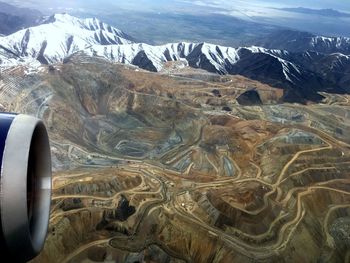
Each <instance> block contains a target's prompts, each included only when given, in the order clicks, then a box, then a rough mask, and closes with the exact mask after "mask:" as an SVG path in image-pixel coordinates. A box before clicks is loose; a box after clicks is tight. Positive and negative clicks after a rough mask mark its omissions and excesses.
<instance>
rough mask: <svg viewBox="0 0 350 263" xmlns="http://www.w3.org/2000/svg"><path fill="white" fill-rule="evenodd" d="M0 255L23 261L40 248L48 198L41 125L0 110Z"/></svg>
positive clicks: (46, 142) (48, 168)
mask: <svg viewBox="0 0 350 263" xmlns="http://www.w3.org/2000/svg"><path fill="white" fill-rule="evenodd" d="M0 164H1V177H0V246H1V252H0V253H1V256H2V257H3V256H5V255H6V256H9V257H10V258H12V259H13V262H19V261H21V262H25V261H28V260H30V259H32V258H34V257H35V256H36V255H38V254H39V252H40V251H41V250H42V248H43V246H44V242H45V239H46V234H47V229H48V222H49V214H50V200H51V155H50V146H49V138H48V134H47V131H46V128H45V125H44V124H43V122H42V121H40V120H39V119H36V118H34V117H30V116H26V115H16V114H9V113H0Z"/></svg>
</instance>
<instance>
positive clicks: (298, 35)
mask: <svg viewBox="0 0 350 263" xmlns="http://www.w3.org/2000/svg"><path fill="white" fill-rule="evenodd" d="M252 44H254V45H259V46H263V47H265V48H274V49H283V50H288V51H292V52H304V51H314V52H320V53H325V54H331V53H342V54H345V55H350V38H348V37H324V36H316V35H313V34H311V33H308V32H300V31H294V30H279V31H276V32H275V33H273V34H271V35H269V36H268V37H266V38H264V39H258V40H256V41H254V42H253V43H252Z"/></svg>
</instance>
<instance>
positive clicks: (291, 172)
mask: <svg viewBox="0 0 350 263" xmlns="http://www.w3.org/2000/svg"><path fill="white" fill-rule="evenodd" d="M285 92H286V90H284V89H282V88H275V87H272V86H270V85H268V84H263V83H261V82H259V81H256V80H252V79H249V78H247V77H243V76H240V75H217V74H213V73H208V72H207V71H204V70H201V69H194V68H190V67H188V66H187V65H186V64H182V63H181V61H175V62H167V63H166V64H165V66H164V67H163V68H162V70H161V71H160V72H159V73H153V72H148V71H145V70H143V69H140V68H138V67H135V66H132V65H122V64H119V63H112V62H110V61H108V60H106V59H105V58H101V57H100V58H99V57H90V56H86V55H84V54H80V53H78V54H75V55H73V56H71V57H69V59H66V60H65V61H64V62H63V63H62V62H58V63H56V64H53V65H50V66H49V65H41V66H40V67H34V68H30V67H28V66H21V65H20V66H16V67H12V68H9V69H6V70H4V71H3V72H2V73H1V76H0V108H1V110H5V111H12V112H21V113H26V114H30V115H34V116H37V117H39V118H42V119H43V120H44V122H45V124H46V126H47V128H48V130H49V134H50V140H51V150H52V155H53V156H52V157H53V168H54V171H55V173H54V178H53V196H52V207H51V209H52V213H51V217H50V229H49V234H48V239H47V242H46V245H45V248H44V250H43V252H42V253H41V254H40V255H39V257H38V258H36V259H35V260H33V261H32V263H36V262H38V263H39V262H130V263H134V262H315V261H318V262H348V261H349V260H350V245H349V244H350V239H349V236H348V235H346V233H347V232H346V231H347V229H348V228H349V224H350V223H349V220H348V219H349V213H350V205H349V204H350V166H349V163H350V134H348V131H349V130H350V101H349V99H350V96H349V95H346V94H344V95H343V94H342V95H339V94H332V93H328V92H321V93H320V94H321V95H322V97H323V98H324V99H323V100H322V101H320V102H318V103H312V102H307V104H308V105H303V104H296V103H287V102H283V101H282V100H281V98H283V97H284V96H285Z"/></svg>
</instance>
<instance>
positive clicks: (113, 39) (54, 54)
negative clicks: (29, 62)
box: [0, 14, 132, 63]
mask: <svg viewBox="0 0 350 263" xmlns="http://www.w3.org/2000/svg"><path fill="white" fill-rule="evenodd" d="M129 43H132V40H131V38H129V37H128V36H127V35H126V34H125V33H123V32H122V31H120V30H118V29H116V28H114V27H111V26H109V25H107V24H105V23H102V22H101V21H99V20H98V19H95V18H94V19H78V18H75V17H73V16H70V15H68V14H56V15H54V16H51V17H49V18H48V19H47V20H46V21H45V22H44V23H43V24H41V25H39V26H36V27H31V28H28V29H24V30H20V31H18V32H16V33H14V34H12V35H9V36H5V37H2V38H0V50H1V51H0V54H1V53H2V54H3V55H4V54H5V55H8V56H17V57H18V58H22V59H28V58H29V59H31V58H36V59H37V60H39V61H40V62H41V63H53V62H57V61H60V60H62V59H63V58H64V57H66V56H69V55H71V54H73V53H75V52H77V51H79V50H83V49H86V48H88V47H89V46H91V45H94V44H99V45H112V44H129Z"/></svg>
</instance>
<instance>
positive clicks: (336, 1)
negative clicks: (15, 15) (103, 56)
mask: <svg viewBox="0 0 350 263" xmlns="http://www.w3.org/2000/svg"><path fill="white" fill-rule="evenodd" d="M0 1H4V0H0ZM7 3H9V4H16V5H18V6H25V7H30V8H34V9H38V10H40V11H42V12H43V13H44V14H46V15H51V14H53V13H59V12H60V13H62V12H67V13H70V14H72V15H77V16H83V17H91V16H95V17H98V18H100V19H102V20H105V19H106V18H108V22H109V23H112V24H113V25H114V26H117V27H118V26H120V25H122V24H123V23H127V24H128V25H129V24H130V23H133V22H135V23H141V22H140V21H141V20H139V21H136V20H130V19H128V17H131V16H133V15H136V14H137V13H138V15H139V17H138V18H141V19H142V16H144V17H147V15H149V14H150V15H151V17H149V18H148V19H149V20H147V21H145V22H146V23H147V24H152V23H153V22H154V23H156V22H155V21H152V20H155V19H153V18H154V16H153V13H154V14H155V15H160V14H161V15H164V16H165V18H164V19H166V16H167V15H169V13H170V14H171V15H173V14H182V15H193V16H197V17H198V16H203V15H212V14H215V15H225V16H232V17H236V18H240V19H243V20H246V21H249V22H255V23H260V24H268V25H273V26H282V27H288V28H293V29H297V30H302V31H309V32H312V33H316V34H323V35H329V36H331V35H343V36H350V28H349V26H348V25H349V24H350V18H349V17H336V16H334V15H333V16H324V15H315V14H302V13H297V12H290V11H286V10H278V9H276V8H285V7H304V8H312V9H335V10H338V11H341V12H345V13H350V0H267V1H265V0H13V1H7ZM145 12H146V13H147V14H146V13H145ZM111 18H113V19H111ZM143 21H144V20H143ZM176 22H177V21H174V23H176ZM217 22H218V21H217ZM158 23H165V22H164V21H163V20H162V21H158ZM158 25H159V24H158ZM158 25H156V24H154V25H153V24H152V26H154V27H155V28H157V26H158ZM125 29H126V30H129V27H125ZM150 30H151V29H150ZM136 34H138V32H137V33H136Z"/></svg>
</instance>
